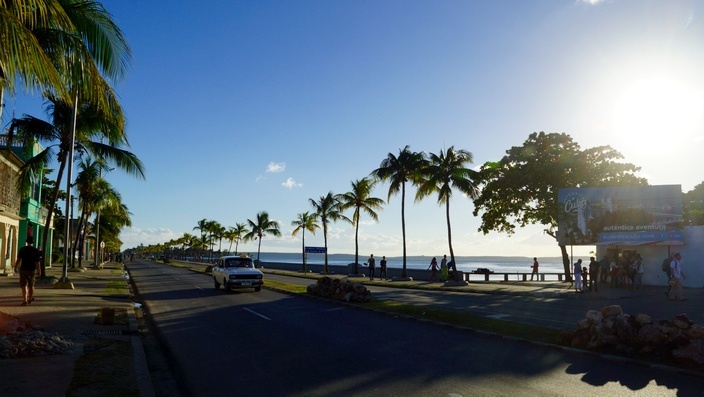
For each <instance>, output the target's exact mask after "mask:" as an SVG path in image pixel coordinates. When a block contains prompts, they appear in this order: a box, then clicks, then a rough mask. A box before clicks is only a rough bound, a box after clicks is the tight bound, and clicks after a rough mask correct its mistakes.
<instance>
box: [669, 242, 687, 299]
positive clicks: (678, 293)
mask: <svg viewBox="0 0 704 397" xmlns="http://www.w3.org/2000/svg"><path fill="white" fill-rule="evenodd" d="M681 261H682V255H680V253H679V252H678V253H676V254H675V256H674V259H672V262H670V276H671V278H670V283H672V290H671V291H670V300H680V301H683V300H687V299H686V298H685V297H684V293H683V292H682V280H686V279H687V276H685V275H684V272H683V271H682V262H681Z"/></svg>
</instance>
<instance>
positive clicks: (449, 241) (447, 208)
mask: <svg viewBox="0 0 704 397" xmlns="http://www.w3.org/2000/svg"><path fill="white" fill-rule="evenodd" d="M445 216H446V217H447V244H448V245H449V247H450V260H451V261H452V270H453V271H452V273H453V274H452V276H453V277H454V279H455V281H460V280H459V275H458V274H457V270H455V269H457V262H455V251H453V250H452V226H450V200H449V199H448V200H447V201H446V202H445Z"/></svg>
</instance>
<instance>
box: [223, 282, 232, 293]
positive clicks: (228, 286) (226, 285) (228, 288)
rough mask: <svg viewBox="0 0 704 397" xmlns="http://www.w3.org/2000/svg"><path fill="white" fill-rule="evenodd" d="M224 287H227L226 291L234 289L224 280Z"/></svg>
mask: <svg viewBox="0 0 704 397" xmlns="http://www.w3.org/2000/svg"><path fill="white" fill-rule="evenodd" d="M222 285H224V286H225V291H231V290H232V288H230V284H228V283H227V280H225V279H223V280H222Z"/></svg>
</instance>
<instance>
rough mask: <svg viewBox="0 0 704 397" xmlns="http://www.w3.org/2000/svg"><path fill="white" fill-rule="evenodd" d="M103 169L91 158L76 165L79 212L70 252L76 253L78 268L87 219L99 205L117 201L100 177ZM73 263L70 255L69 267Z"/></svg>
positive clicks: (116, 195)
mask: <svg viewBox="0 0 704 397" xmlns="http://www.w3.org/2000/svg"><path fill="white" fill-rule="evenodd" d="M104 168H105V166H104V164H103V163H101V162H99V161H94V160H93V159H92V158H91V157H87V158H85V159H82V160H81V161H80V162H79V164H78V169H79V172H78V175H77V176H76V182H75V183H74V189H75V190H76V193H77V194H76V196H77V197H78V204H79V207H80V208H81V211H80V216H79V218H78V223H77V227H76V231H75V232H76V239H75V241H74V244H73V251H72V252H78V266H79V267H81V261H82V259H83V249H82V247H83V245H82V244H80V242H81V241H85V238H86V234H87V233H86V232H87V229H88V228H87V227H85V226H84V225H85V224H86V223H87V222H88V218H89V217H90V215H91V214H92V213H93V212H95V211H96V209H97V208H99V207H100V206H101V205H102V206H104V205H106V204H107V202H108V201H110V200H119V193H117V191H116V190H115V189H113V188H112V186H110V184H109V183H108V182H107V181H106V180H105V179H104V178H103V177H102V170H103V169H104ZM73 261H74V255H71V267H74V263H73Z"/></svg>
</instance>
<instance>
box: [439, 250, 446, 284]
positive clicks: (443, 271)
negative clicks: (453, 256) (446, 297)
mask: <svg viewBox="0 0 704 397" xmlns="http://www.w3.org/2000/svg"><path fill="white" fill-rule="evenodd" d="M447 278H448V268H447V255H443V256H442V260H440V281H442V282H445V281H447Z"/></svg>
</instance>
